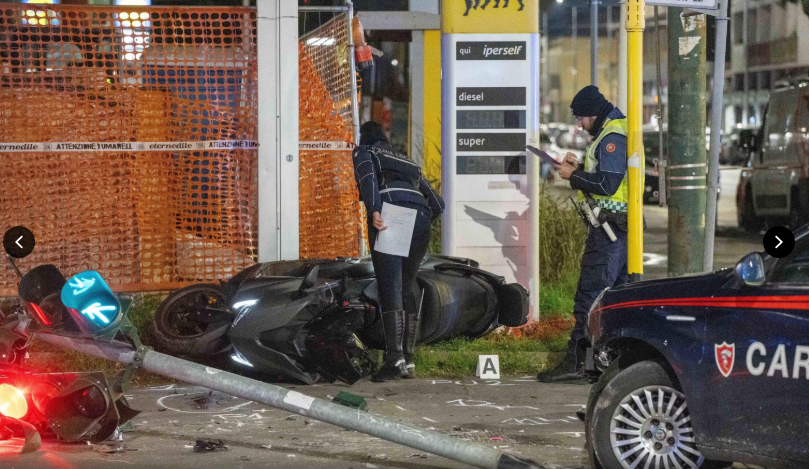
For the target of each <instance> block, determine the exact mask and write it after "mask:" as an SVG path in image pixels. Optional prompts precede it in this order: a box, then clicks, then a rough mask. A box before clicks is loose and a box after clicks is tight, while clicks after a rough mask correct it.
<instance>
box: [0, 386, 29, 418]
mask: <svg viewBox="0 0 809 469" xmlns="http://www.w3.org/2000/svg"><path fill="white" fill-rule="evenodd" d="M0 414H3V415H5V416H6V417H11V418H13V419H21V418H23V417H25V416H26V414H28V401H27V400H26V399H25V395H23V393H22V391H20V390H19V389H17V388H15V387H14V386H12V385H10V384H5V383H4V384H0Z"/></svg>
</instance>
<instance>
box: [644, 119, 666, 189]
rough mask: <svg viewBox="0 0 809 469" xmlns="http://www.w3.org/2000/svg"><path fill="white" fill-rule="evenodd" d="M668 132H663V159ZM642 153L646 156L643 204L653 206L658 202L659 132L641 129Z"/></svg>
mask: <svg viewBox="0 0 809 469" xmlns="http://www.w3.org/2000/svg"><path fill="white" fill-rule="evenodd" d="M668 138H669V136H668V132H667V131H665V130H664V131H663V157H664V158H665V157H666V154H667V148H668V145H667V144H666V142H667V141H668ZM643 152H644V155H645V156H646V168H645V171H644V174H645V180H644V188H643V203H644V204H655V203H658V202H660V173H659V172H658V167H657V161H658V160H659V159H660V136H659V131H658V130H656V129H652V128H648V129H647V128H644V129H643Z"/></svg>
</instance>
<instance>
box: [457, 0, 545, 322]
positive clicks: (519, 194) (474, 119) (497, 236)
mask: <svg viewBox="0 0 809 469" xmlns="http://www.w3.org/2000/svg"><path fill="white" fill-rule="evenodd" d="M467 3H469V2H467ZM538 3H539V2H538V1H536V0H533V1H532V0H526V1H524V2H517V1H512V2H510V3H509V4H508V6H506V4H505V2H504V3H503V5H500V8H496V9H495V8H491V6H489V7H488V8H486V9H485V10H484V9H482V8H480V7H478V8H477V9H476V8H474V6H473V7H471V8H465V4H464V2H459V1H457V0H453V1H450V0H444V1H443V5H442V51H443V52H442V59H441V61H442V104H441V107H442V113H441V122H442V157H441V158H442V165H441V166H442V195H443V196H444V199H445V201H446V203H447V207H446V211H445V213H444V217H443V219H442V251H443V252H444V254H448V255H454V256H461V257H469V258H472V259H475V260H476V261H478V262H480V265H481V268H484V269H486V270H489V271H491V272H494V273H497V274H499V275H502V276H503V277H505V278H506V281H508V282H518V283H520V284H522V285H523V286H525V287H526V288H528V290H529V291H530V292H531V302H532V310H533V315H534V318H535V319H536V318H538V313H539V311H538V309H537V308H538V305H537V301H536V300H537V298H538V293H539V291H538V287H539V281H538V277H539V252H538V236H539V216H538V215H539V210H538V200H537V199H538V192H539V191H538V183H539V162H538V161H537V160H536V158H535V157H533V156H528V157H526V153H525V146H526V145H535V146H536V145H537V144H538V141H539V34H538V33H539V5H538Z"/></svg>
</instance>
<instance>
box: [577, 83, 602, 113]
mask: <svg viewBox="0 0 809 469" xmlns="http://www.w3.org/2000/svg"><path fill="white" fill-rule="evenodd" d="M606 104H609V101H607V98H605V97H604V95H603V94H601V92H600V91H598V87H597V86H593V85H588V86H585V87H584V88H582V89H581V91H579V92H578V93H576V97H575V98H573V102H572V103H570V109H571V111H573V115H574V116H576V117H592V116H597V115H599V113H600V112H602V111H603V109H604V108H605V107H606V106H605V105H606Z"/></svg>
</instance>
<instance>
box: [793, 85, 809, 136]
mask: <svg viewBox="0 0 809 469" xmlns="http://www.w3.org/2000/svg"><path fill="white" fill-rule="evenodd" d="M799 101H800V102H799V103H798V120H797V121H796V122H795V130H794V132H795V133H796V134H803V143H804V146H805V148H804V151H809V89H807V88H804V92H803V96H801V98H800V99H799Z"/></svg>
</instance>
